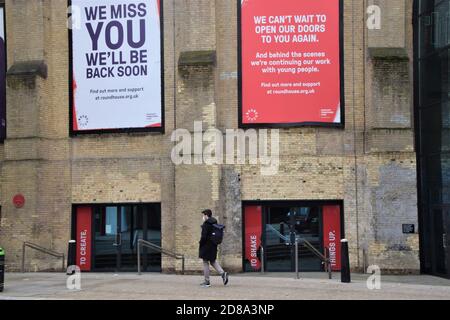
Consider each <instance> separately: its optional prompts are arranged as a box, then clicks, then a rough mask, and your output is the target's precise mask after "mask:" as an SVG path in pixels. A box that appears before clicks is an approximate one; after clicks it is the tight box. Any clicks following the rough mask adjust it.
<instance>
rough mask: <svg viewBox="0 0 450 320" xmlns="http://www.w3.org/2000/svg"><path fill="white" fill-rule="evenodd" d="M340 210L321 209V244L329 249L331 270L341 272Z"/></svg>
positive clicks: (335, 207) (337, 207)
mask: <svg viewBox="0 0 450 320" xmlns="http://www.w3.org/2000/svg"><path fill="white" fill-rule="evenodd" d="M340 242H341V208H340V206H336V205H335V206H324V207H323V243H324V246H325V247H327V248H328V249H329V253H330V261H331V268H332V270H333V271H339V270H341V243H340Z"/></svg>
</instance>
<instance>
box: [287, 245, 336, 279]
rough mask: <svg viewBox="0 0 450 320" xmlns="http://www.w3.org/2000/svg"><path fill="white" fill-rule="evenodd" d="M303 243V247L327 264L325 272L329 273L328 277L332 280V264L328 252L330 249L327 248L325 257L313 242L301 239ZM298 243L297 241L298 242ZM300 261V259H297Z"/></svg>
mask: <svg viewBox="0 0 450 320" xmlns="http://www.w3.org/2000/svg"><path fill="white" fill-rule="evenodd" d="M299 240H301V241H302V242H303V245H304V246H305V247H306V248H307V249H309V250H310V251H311V252H312V253H314V254H315V255H316V256H317V257H318V258H319V259H320V260H322V262H323V263H325V270H326V271H328V277H329V278H330V279H331V277H332V274H331V263H330V258H329V257H328V254H327V250H328V248H326V247H325V255H323V254H322V253H321V252H320V251H319V250H317V249H316V248H315V247H314V246H313V245H312V243H311V242H309V241H308V240H306V239H299ZM296 242H297V241H296ZM297 259H298V257H297Z"/></svg>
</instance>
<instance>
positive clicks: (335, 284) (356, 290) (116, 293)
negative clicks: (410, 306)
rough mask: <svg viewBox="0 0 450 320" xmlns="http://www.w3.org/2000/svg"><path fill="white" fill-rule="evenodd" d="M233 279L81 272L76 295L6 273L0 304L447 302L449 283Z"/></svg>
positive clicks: (60, 277) (60, 278) (57, 282)
mask: <svg viewBox="0 0 450 320" xmlns="http://www.w3.org/2000/svg"><path fill="white" fill-rule="evenodd" d="M300 276H301V278H300V279H295V275H294V274H290V273H288V274H286V273H284V274H270V273H266V274H264V275H261V274H234V275H231V276H230V283H229V285H228V286H223V284H222V281H221V278H220V277H212V279H211V283H212V287H210V288H201V287H200V286H199V284H200V282H201V281H202V277H201V276H198V275H171V274H160V273H146V274H142V275H138V274H136V273H120V274H114V273H83V274H81V290H69V289H67V285H66V282H67V279H68V276H67V275H65V274H64V273H7V274H6V285H5V291H4V292H3V293H0V300H2V299H3V300H5V299H13V300H20V299H27V300H48V299H50V300H60V299H63V300H175V299H176V300H336V299H339V300H399V299H400V300H428V299H433V300H434V299H437V300H450V280H447V279H443V278H437V277H432V276H425V275H419V276H382V278H381V289H380V290H369V289H368V288H367V284H366V281H367V278H368V277H369V275H364V274H354V275H352V283H350V284H346V283H341V282H340V277H339V274H334V275H333V279H332V280H329V279H328V277H327V275H326V274H324V273H319V274H318V273H302V274H300Z"/></svg>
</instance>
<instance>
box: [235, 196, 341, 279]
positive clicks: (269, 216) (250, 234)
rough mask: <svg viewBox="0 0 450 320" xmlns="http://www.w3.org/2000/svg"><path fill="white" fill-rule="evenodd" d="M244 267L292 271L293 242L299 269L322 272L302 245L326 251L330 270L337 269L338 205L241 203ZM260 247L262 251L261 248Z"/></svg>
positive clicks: (339, 217)
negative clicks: (296, 251)
mask: <svg viewBox="0 0 450 320" xmlns="http://www.w3.org/2000/svg"><path fill="white" fill-rule="evenodd" d="M243 207H244V246H245V248H244V270H245V271H247V272H252V271H259V270H261V265H262V262H264V266H265V270H266V271H269V272H293V271H295V265H296V261H295V260H296V259H297V257H296V255H295V241H297V242H298V243H299V246H298V249H299V252H298V266H299V270H300V271H323V270H324V269H323V268H324V266H323V264H322V261H321V259H320V258H319V257H317V256H316V255H315V254H314V253H313V252H312V251H311V250H310V249H308V248H307V247H306V246H304V245H303V243H304V242H306V241H307V242H309V243H310V244H311V245H312V246H313V247H314V248H315V249H316V250H317V251H319V252H321V253H324V251H325V248H327V249H328V251H329V254H330V262H331V267H332V270H334V271H338V270H340V239H341V235H343V228H342V223H341V221H342V217H341V214H342V206H341V204H339V203H332V202H330V203H326V202H304V201H299V202H291V201H289V202H262V203H254V204H253V203H252V204H244V206H243ZM262 249H264V250H262Z"/></svg>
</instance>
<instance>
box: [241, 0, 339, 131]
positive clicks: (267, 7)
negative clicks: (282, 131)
mask: <svg viewBox="0 0 450 320" xmlns="http://www.w3.org/2000/svg"><path fill="white" fill-rule="evenodd" d="M239 1H241V6H240V35H241V44H240V46H241V57H240V59H241V60H240V76H241V79H240V95H241V96H240V112H241V114H240V119H241V121H240V122H241V124H242V125H244V126H251V125H274V124H275V125H283V124H284V125H302V124H311V125H315V124H318V125H322V124H331V125H336V124H338V125H339V124H342V118H341V114H342V113H343V112H342V110H343V103H342V101H343V97H342V95H341V92H343V91H342V88H343V87H342V85H343V84H342V83H341V63H340V59H341V48H340V46H341V41H340V32H341V30H340V24H341V20H340V5H341V3H340V0H301V1H299V0H277V1H261V0H239Z"/></svg>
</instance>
